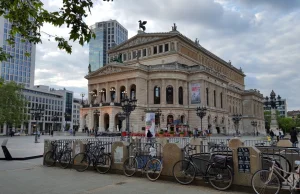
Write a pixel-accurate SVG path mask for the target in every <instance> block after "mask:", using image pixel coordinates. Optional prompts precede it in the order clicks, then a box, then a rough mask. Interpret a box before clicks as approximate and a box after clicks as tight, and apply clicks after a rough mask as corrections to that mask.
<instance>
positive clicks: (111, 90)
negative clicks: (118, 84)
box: [109, 87, 116, 102]
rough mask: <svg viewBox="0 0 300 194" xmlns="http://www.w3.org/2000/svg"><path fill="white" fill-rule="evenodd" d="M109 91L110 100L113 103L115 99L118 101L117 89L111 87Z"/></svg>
mask: <svg viewBox="0 0 300 194" xmlns="http://www.w3.org/2000/svg"><path fill="white" fill-rule="evenodd" d="M109 91H110V99H111V101H112V102H114V101H115V99H116V88H114V87H111V88H110V89H109Z"/></svg>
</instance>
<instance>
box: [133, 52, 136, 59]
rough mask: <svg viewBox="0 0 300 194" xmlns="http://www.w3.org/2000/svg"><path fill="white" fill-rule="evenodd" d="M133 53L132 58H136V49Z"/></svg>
mask: <svg viewBox="0 0 300 194" xmlns="http://www.w3.org/2000/svg"><path fill="white" fill-rule="evenodd" d="M132 55H133V56H132V58H133V59H135V58H136V51H133V52H132Z"/></svg>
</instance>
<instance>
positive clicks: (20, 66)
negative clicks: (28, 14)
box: [0, 16, 36, 87]
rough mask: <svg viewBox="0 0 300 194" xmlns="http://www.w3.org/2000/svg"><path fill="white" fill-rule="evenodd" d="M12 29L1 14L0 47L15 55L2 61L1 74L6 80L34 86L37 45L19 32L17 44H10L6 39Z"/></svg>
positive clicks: (0, 63) (16, 39)
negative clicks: (24, 38)
mask: <svg viewBox="0 0 300 194" xmlns="http://www.w3.org/2000/svg"><path fill="white" fill-rule="evenodd" d="M30 19H31V20H33V19H32V18H30ZM10 30H11V23H10V22H9V21H8V20H7V19H5V18H4V17H3V16H0V47H2V48H3V50H4V51H6V53H9V54H10V55H11V56H13V57H12V58H10V59H8V60H7V61H2V62H1V61H0V76H1V78H3V79H4V80H5V81H15V82H16V83H19V84H24V86H26V87H33V85H34V69H35V50H36V46H35V44H32V43H29V42H28V41H26V40H23V39H22V37H21V36H20V35H19V34H17V35H16V36H15V44H14V45H9V44H8V42H7V41H6V39H8V36H9V32H10ZM26 53H29V54H30V56H26V55H25V54H26Z"/></svg>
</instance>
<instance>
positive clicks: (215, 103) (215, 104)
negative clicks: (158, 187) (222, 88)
mask: <svg viewBox="0 0 300 194" xmlns="http://www.w3.org/2000/svg"><path fill="white" fill-rule="evenodd" d="M216 106H217V102H216V90H214V107H216Z"/></svg>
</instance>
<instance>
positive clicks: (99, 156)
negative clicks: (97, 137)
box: [73, 142, 111, 174]
mask: <svg viewBox="0 0 300 194" xmlns="http://www.w3.org/2000/svg"><path fill="white" fill-rule="evenodd" d="M93 144H94V143H91V142H89V143H87V145H86V150H85V152H82V153H78V154H76V155H75V156H74V159H73V168H75V170H77V171H78V172H83V171H85V170H86V169H87V168H88V167H89V166H90V164H91V163H92V164H93V167H94V169H96V170H97V171H98V172H99V173H100V174H105V173H107V172H108V171H109V170H110V169H111V157H110V156H109V155H108V154H106V153H104V149H105V148H104V147H100V146H103V145H99V144H96V146H95V147H91V145H93Z"/></svg>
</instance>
